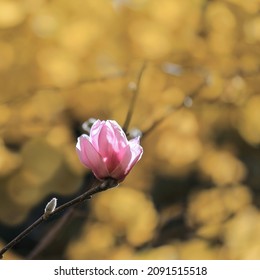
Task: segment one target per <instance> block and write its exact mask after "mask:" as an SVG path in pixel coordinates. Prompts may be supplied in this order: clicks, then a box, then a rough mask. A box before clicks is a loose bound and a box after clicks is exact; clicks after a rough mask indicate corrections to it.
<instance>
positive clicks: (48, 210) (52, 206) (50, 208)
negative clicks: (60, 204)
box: [44, 197, 57, 219]
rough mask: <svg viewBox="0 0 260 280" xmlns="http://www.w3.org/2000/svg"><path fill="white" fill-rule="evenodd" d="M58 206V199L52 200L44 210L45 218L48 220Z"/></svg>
mask: <svg viewBox="0 0 260 280" xmlns="http://www.w3.org/2000/svg"><path fill="white" fill-rule="evenodd" d="M56 206H57V198H55V197H54V198H52V199H51V200H50V201H49V202H48V203H47V204H46V207H45V209H44V218H45V219H47V218H48V217H49V216H50V214H51V213H53V211H54V210H55V209H56Z"/></svg>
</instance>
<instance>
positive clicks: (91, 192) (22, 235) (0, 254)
mask: <svg viewBox="0 0 260 280" xmlns="http://www.w3.org/2000/svg"><path fill="white" fill-rule="evenodd" d="M117 185H118V183H117V182H116V181H115V180H114V179H110V178H109V179H107V180H106V181H104V182H100V184H98V185H97V186H95V187H93V188H92V189H90V190H88V191H86V192H85V193H83V194H82V195H79V196H78V197H76V198H74V199H72V200H70V201H68V202H66V203H64V204H62V205H61V206H59V207H57V208H56V209H55V210H54V211H53V212H52V213H50V214H49V215H48V216H47V217H46V215H44V214H43V215H42V216H41V217H40V218H38V219H37V220H36V221H35V222H34V223H33V224H32V225H30V226H29V227H28V228H26V229H25V230H24V231H23V232H21V233H20V234H19V235H18V236H16V237H15V238H14V239H13V240H12V241H11V242H9V243H8V244H7V245H6V246H4V248H2V249H1V250H0V258H3V255H4V254H5V253H6V252H7V251H8V250H9V249H11V248H12V247H13V246H15V245H16V244H17V243H19V242H20V241H21V240H22V239H24V238H25V237H26V236H27V235H28V234H29V233H30V232H31V231H32V230H33V229H35V228H36V227H37V226H39V225H40V224H41V223H42V222H44V221H46V220H48V219H49V218H50V217H52V216H53V215H56V214H58V213H60V212H61V211H63V210H65V209H67V208H69V207H71V206H74V205H78V204H80V203H82V202H84V201H85V200H87V199H90V198H91V196H92V195H94V194H96V193H99V192H103V191H105V190H107V189H110V188H113V187H116V186H117Z"/></svg>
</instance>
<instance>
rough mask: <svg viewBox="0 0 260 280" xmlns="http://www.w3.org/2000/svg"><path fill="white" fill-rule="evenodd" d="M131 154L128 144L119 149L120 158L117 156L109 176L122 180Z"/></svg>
mask: <svg viewBox="0 0 260 280" xmlns="http://www.w3.org/2000/svg"><path fill="white" fill-rule="evenodd" d="M131 158H132V154H131V150H130V147H129V146H126V147H125V148H124V150H121V154H120V158H118V162H117V166H116V168H115V169H114V170H113V171H112V172H111V177H112V178H115V179H118V180H123V179H124V178H125V176H126V174H127V169H128V166H129V163H130V161H131Z"/></svg>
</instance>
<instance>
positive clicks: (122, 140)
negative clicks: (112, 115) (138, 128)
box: [107, 121, 128, 150]
mask: <svg viewBox="0 0 260 280" xmlns="http://www.w3.org/2000/svg"><path fill="white" fill-rule="evenodd" d="M107 123H108V124H109V125H110V126H111V127H112V129H113V131H114V134H115V138H116V139H117V144H118V149H119V150H120V149H121V148H124V147H125V146H127V145H128V140H127V138H126V135H125V132H124V131H123V129H122V128H121V126H120V125H119V124H118V123H117V122H116V121H107Z"/></svg>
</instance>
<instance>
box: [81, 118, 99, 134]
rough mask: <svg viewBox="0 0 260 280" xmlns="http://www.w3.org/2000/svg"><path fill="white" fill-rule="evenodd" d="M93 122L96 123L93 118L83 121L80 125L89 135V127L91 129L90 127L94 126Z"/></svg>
mask: <svg viewBox="0 0 260 280" xmlns="http://www.w3.org/2000/svg"><path fill="white" fill-rule="evenodd" d="M95 121H96V119H95V118H89V119H88V120H87V121H85V122H84V123H83V124H82V128H83V129H84V130H85V131H86V132H87V133H88V134H89V133H90V129H91V127H92V125H93V124H94V122H95Z"/></svg>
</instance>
